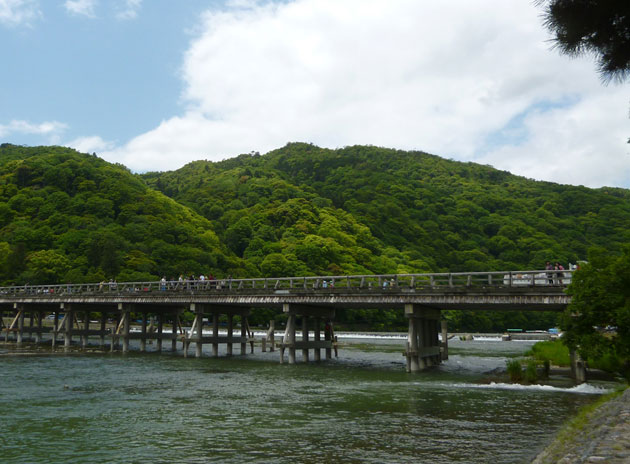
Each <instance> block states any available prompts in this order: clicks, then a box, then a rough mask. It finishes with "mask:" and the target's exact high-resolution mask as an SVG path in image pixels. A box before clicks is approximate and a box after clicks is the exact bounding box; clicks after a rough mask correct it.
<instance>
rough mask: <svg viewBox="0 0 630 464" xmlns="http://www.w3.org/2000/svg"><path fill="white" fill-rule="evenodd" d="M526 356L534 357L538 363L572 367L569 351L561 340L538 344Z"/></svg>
mask: <svg viewBox="0 0 630 464" xmlns="http://www.w3.org/2000/svg"><path fill="white" fill-rule="evenodd" d="M525 354H526V355H527V356H533V357H534V359H536V360H538V361H542V362H545V361H548V362H549V363H550V364H553V365H555V366H570V365H571V358H570V356H569V349H568V348H567V347H566V345H565V344H564V343H562V342H561V341H560V340H553V341H547V342H538V343H536V344H535V345H534V346H532V348H531V350H529V351H528V352H527V353H525Z"/></svg>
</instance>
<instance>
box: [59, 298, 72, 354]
mask: <svg viewBox="0 0 630 464" xmlns="http://www.w3.org/2000/svg"><path fill="white" fill-rule="evenodd" d="M61 310H62V311H64V313H65V314H64V318H63V320H62V324H61V325H62V326H63V328H62V331H63V349H64V350H66V351H67V350H69V349H70V346H71V345H72V328H73V326H74V311H73V310H72V305H69V304H65V303H61Z"/></svg>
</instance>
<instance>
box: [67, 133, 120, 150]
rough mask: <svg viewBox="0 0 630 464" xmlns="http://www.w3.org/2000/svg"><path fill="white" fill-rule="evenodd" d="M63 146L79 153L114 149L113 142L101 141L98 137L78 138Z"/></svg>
mask: <svg viewBox="0 0 630 464" xmlns="http://www.w3.org/2000/svg"><path fill="white" fill-rule="evenodd" d="M64 145H65V146H68V147H71V148H74V149H75V150H77V151H80V152H81V153H93V152H100V151H104V150H111V149H112V148H114V143H113V142H108V141H106V140H103V139H102V138H101V137H99V136H98V135H92V136H89V137H79V138H76V139H74V140H72V141H70V142H67V143H64Z"/></svg>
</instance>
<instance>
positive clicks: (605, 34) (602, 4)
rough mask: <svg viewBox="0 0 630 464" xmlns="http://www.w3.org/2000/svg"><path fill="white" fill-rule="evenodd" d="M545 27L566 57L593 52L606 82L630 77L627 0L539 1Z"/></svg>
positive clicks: (629, 19)
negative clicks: (542, 9) (542, 5)
mask: <svg viewBox="0 0 630 464" xmlns="http://www.w3.org/2000/svg"><path fill="white" fill-rule="evenodd" d="M539 3H541V4H544V10H545V12H544V24H545V26H546V27H547V28H548V29H549V30H550V31H551V32H552V33H553V34H554V35H555V39H554V42H555V45H556V46H557V47H558V48H559V49H560V50H561V51H562V52H563V53H565V54H567V55H571V56H578V55H582V54H585V53H593V54H594V55H595V56H596V57H597V60H598V67H599V72H600V73H601V75H602V77H603V78H604V80H605V81H610V80H613V79H614V80H618V81H623V80H625V79H626V78H627V77H629V76H630V2H628V0H539Z"/></svg>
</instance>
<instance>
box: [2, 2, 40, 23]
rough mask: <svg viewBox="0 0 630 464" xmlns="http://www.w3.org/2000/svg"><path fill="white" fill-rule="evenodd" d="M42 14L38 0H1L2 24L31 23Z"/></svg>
mask: <svg viewBox="0 0 630 464" xmlns="http://www.w3.org/2000/svg"><path fill="white" fill-rule="evenodd" d="M41 15H42V13H41V11H40V9H39V4H38V2H37V0H0V24H5V25H7V26H18V25H21V24H26V25H29V24H30V23H31V21H33V20H35V19H37V18H39V17H41Z"/></svg>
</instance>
